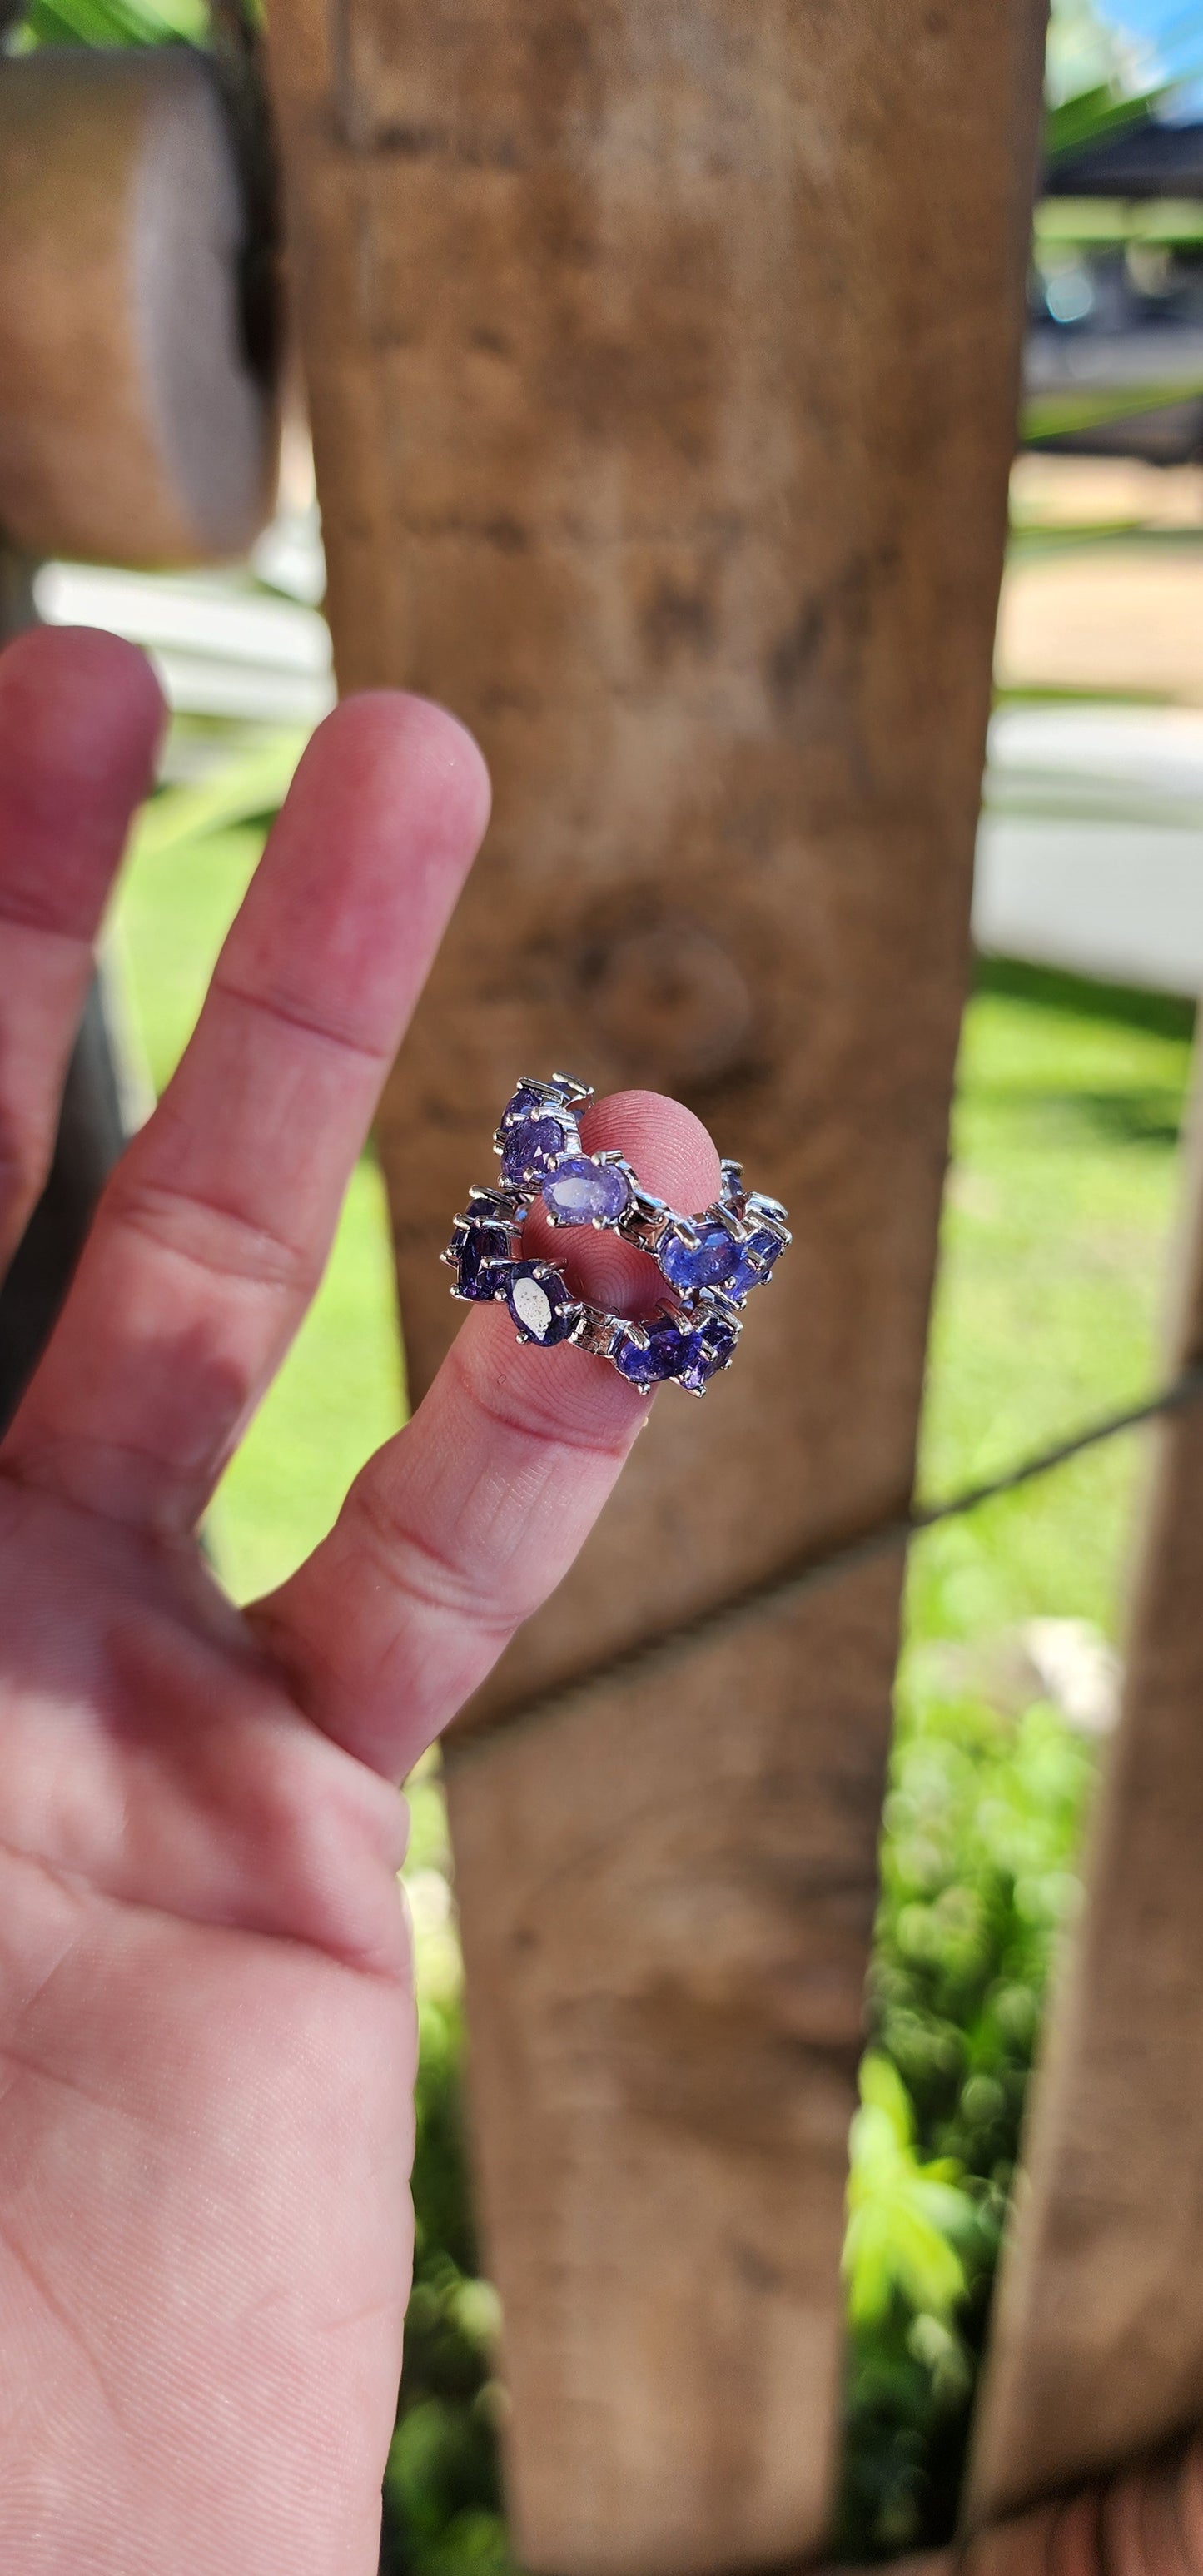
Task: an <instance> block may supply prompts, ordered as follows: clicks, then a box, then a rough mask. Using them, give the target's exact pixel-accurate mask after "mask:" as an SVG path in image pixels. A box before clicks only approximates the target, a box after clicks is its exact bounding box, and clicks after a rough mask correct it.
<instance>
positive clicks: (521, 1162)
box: [501, 1118, 564, 1186]
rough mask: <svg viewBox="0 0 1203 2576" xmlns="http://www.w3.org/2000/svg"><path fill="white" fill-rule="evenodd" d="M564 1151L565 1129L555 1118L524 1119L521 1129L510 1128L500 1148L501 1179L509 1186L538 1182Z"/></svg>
mask: <svg viewBox="0 0 1203 2576" xmlns="http://www.w3.org/2000/svg"><path fill="white" fill-rule="evenodd" d="M563 1151H564V1130H563V1128H562V1127H561V1125H560V1122H559V1119H558V1118H524V1119H523V1122H522V1125H521V1126H520V1127H511V1129H510V1132H509V1135H508V1136H507V1137H506V1140H505V1143H504V1145H503V1146H502V1149H501V1176H502V1179H503V1180H505V1181H508V1182H509V1183H510V1184H511V1186H515V1185H518V1186H521V1184H522V1183H523V1182H524V1181H541V1180H542V1178H543V1175H544V1173H545V1172H550V1171H551V1169H552V1166H553V1164H555V1163H558V1162H559V1160H560V1157H561V1155H562V1154H563Z"/></svg>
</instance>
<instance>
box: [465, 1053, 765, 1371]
mask: <svg viewBox="0 0 1203 2576" xmlns="http://www.w3.org/2000/svg"><path fill="white" fill-rule="evenodd" d="M593 1096H594V1095H593V1092H592V1090H591V1089H590V1088H589V1086H588V1085H587V1084H586V1083H581V1082H576V1081H574V1080H573V1078H572V1076H571V1075H570V1074H565V1073H554V1074H553V1075H552V1077H551V1080H550V1081H549V1082H538V1081H534V1080H531V1079H524V1080H523V1081H522V1082H520V1083H519V1085H518V1087H517V1090H516V1091H515V1092H514V1093H513V1094H512V1096H511V1098H510V1100H509V1101H508V1102H507V1104H506V1107H505V1109H504V1110H503V1112H502V1115H501V1121H500V1124H499V1126H498V1128H497V1132H496V1135H495V1137H494V1139H493V1142H494V1147H495V1149H496V1152H497V1154H498V1156H499V1157H500V1162H501V1173H500V1180H499V1185H498V1186H497V1187H496V1188H494V1189H474V1190H472V1191H471V1192H470V1194H469V1201H468V1206H467V1209H466V1210H465V1212H464V1214H463V1215H462V1216H457V1217H456V1219H455V1222H454V1225H453V1227H452V1233H451V1241H450V1243H449V1244H448V1246H447V1249H446V1251H445V1252H444V1253H443V1254H442V1256H441V1258H442V1259H443V1260H444V1261H445V1262H446V1263H448V1264H449V1266H450V1267H451V1268H452V1269H453V1270H454V1271H455V1274H456V1275H455V1285H454V1286H453V1288H452V1291H451V1294H452V1296H453V1297H457V1298H460V1299H462V1300H463V1301H464V1302H465V1303H467V1304H472V1305H478V1304H484V1303H496V1302H498V1301H500V1302H502V1303H504V1304H505V1305H506V1306H507V1307H508V1308H509V1312H510V1314H511V1316H512V1318H513V1321H514V1324H515V1326H516V1328H517V1333H518V1339H519V1340H520V1341H526V1342H537V1343H538V1344H539V1345H540V1346H541V1347H543V1348H545V1349H549V1348H551V1347H552V1345H553V1344H555V1343H557V1342H574V1343H575V1344H576V1345H577V1347H578V1348H579V1349H582V1350H587V1351H591V1352H593V1353H594V1354H595V1356H596V1357H598V1358H599V1359H607V1360H610V1361H611V1362H612V1363H613V1365H614V1367H615V1368H616V1369H617V1370H618V1371H619V1373H620V1375H621V1376H623V1377H625V1378H626V1379H627V1380H628V1381H629V1383H630V1384H632V1385H635V1386H639V1387H645V1388H647V1387H652V1386H654V1385H657V1384H659V1383H660V1382H661V1381H664V1380H668V1379H671V1380H672V1381H673V1383H674V1384H676V1385H678V1386H683V1387H685V1388H686V1390H687V1392H688V1393H690V1394H692V1395H702V1394H704V1393H705V1390H706V1387H707V1385H708V1384H709V1381H710V1379H711V1378H712V1377H715V1376H717V1375H718V1374H719V1373H720V1372H721V1371H722V1370H723V1369H726V1368H729V1367H730V1365H731V1361H732V1358H733V1357H734V1353H735V1348H736V1344H737V1343H738V1340H739V1336H740V1332H741V1330H742V1322H743V1318H742V1313H741V1309H742V1307H743V1303H744V1300H745V1298H746V1297H747V1296H748V1294H749V1292H750V1291H751V1290H752V1289H753V1288H756V1287H760V1286H762V1285H764V1284H766V1283H767V1282H768V1280H769V1278H770V1276H771V1274H772V1270H773V1266H774V1264H775V1262H776V1261H777V1260H778V1259H779V1258H780V1255H781V1254H782V1252H784V1250H785V1249H786V1246H787V1245H788V1243H789V1242H790V1240H791V1238H790V1233H789V1228H788V1226H787V1224H786V1212H785V1209H784V1208H783V1207H782V1205H781V1202H780V1200H778V1199H771V1198H766V1197H765V1196H764V1194H763V1192H761V1191H758V1190H751V1191H745V1189H744V1186H743V1178H742V1171H741V1167H740V1165H739V1164H738V1163H732V1162H724V1163H723V1165H722V1183H721V1187H720V1191H719V1196H718V1198H717V1199H716V1200H715V1201H714V1203H713V1205H712V1206H710V1207H709V1208H706V1209H705V1210H704V1211H703V1213H702V1214H701V1215H700V1216H682V1215H680V1214H678V1212H677V1211H676V1210H675V1209H674V1208H671V1207H669V1206H668V1204H667V1202H666V1201H665V1200H664V1199H661V1198H658V1197H657V1196H656V1195H655V1193H654V1192H653V1191H651V1190H645V1189H644V1187H643V1185H642V1183H641V1181H640V1180H639V1177H638V1174H637V1173H636V1172H635V1171H634V1170H633V1168H632V1166H631V1164H630V1163H629V1162H628V1161H627V1159H626V1157H625V1155H623V1154H620V1153H616V1152H612V1151H605V1152H602V1153H598V1154H590V1153H587V1152H586V1151H585V1148H584V1146H583V1144H582V1142H581V1132H580V1120H581V1117H582V1115H583V1113H584V1111H585V1110H586V1109H587V1108H588V1106H589V1103H590V1101H591V1100H592V1098H593ZM536 1202H539V1203H540V1204H541V1205H542V1208H543V1211H544V1213H545V1215H546V1216H547V1217H548V1219H549V1221H550V1223H551V1225H552V1226H553V1227H554V1228H555V1229H557V1230H559V1229H560V1228H565V1229H572V1228H580V1227H590V1228H592V1229H593V1230H594V1231H595V1232H610V1233H613V1234H615V1235H617V1236H618V1237H619V1238H620V1240H621V1241H622V1242H624V1243H629V1244H632V1245H633V1246H634V1247H635V1249H636V1250H637V1251H640V1252H646V1253H649V1254H650V1255H651V1258H652V1260H653V1261H654V1262H655V1263H656V1265H657V1267H658V1269H659V1270H660V1273H661V1276H662V1278H663V1279H664V1282H665V1286H666V1289H667V1291H668V1295H667V1297H666V1299H665V1301H664V1303H663V1304H662V1305H661V1307H660V1308H659V1309H658V1311H657V1313H656V1314H655V1315H654V1316H652V1317H650V1318H644V1319H640V1320H638V1321H633V1320H632V1319H631V1318H630V1317H628V1316H625V1315H618V1314H613V1313H611V1312H610V1311H609V1310H608V1309H606V1308H604V1307H601V1306H597V1305H593V1304H591V1303H590V1302H589V1301H588V1300H587V1299H584V1298H580V1297H577V1296H575V1295H574V1294H573V1291H572V1290H571V1289H570V1288H569V1286H568V1283H567V1280H566V1277H565V1275H564V1272H563V1271H562V1270H561V1268H560V1266H559V1264H558V1263H557V1262H555V1261H552V1260H548V1259H536V1258H534V1257H530V1258H527V1257H525V1256H524V1254H523V1250H522V1231H523V1227H524V1225H525V1222H526V1218H527V1215H528V1213H529V1211H530V1209H531V1208H532V1207H533V1206H534V1205H535V1204H536Z"/></svg>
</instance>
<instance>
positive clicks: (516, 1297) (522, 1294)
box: [505, 1261, 576, 1344]
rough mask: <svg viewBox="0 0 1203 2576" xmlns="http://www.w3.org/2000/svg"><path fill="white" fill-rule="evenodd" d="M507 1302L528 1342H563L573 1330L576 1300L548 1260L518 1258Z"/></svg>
mask: <svg viewBox="0 0 1203 2576" xmlns="http://www.w3.org/2000/svg"><path fill="white" fill-rule="evenodd" d="M505 1302H506V1304H507V1306H508V1307H509V1310H510V1313H511V1315H512V1316H513V1318H514V1322H515V1323H516V1325H517V1327H518V1330H519V1332H520V1333H521V1335H522V1338H523V1340H524V1341H526V1342H543V1343H544V1344H547V1343H550V1342H562V1341H565V1340H566V1339H567V1337H568V1335H569V1333H570V1332H571V1331H572V1326H573V1322H574V1320H575V1314H576V1300H575V1298H574V1297H572V1296H571V1295H570V1294H569V1291H568V1289H567V1288H566V1287H565V1284H564V1281H563V1280H562V1279H561V1277H560V1274H559V1272H558V1270H553V1269H552V1266H551V1263H550V1262H548V1261H519V1262H516V1263H515V1265H514V1268H513V1270H512V1271H511V1272H510V1280H509V1286H508V1287H507V1289H506V1292H505Z"/></svg>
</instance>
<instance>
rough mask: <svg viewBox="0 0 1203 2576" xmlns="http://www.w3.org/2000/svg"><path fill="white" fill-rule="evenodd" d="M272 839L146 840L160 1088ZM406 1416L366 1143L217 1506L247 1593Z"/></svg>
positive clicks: (130, 879)
mask: <svg viewBox="0 0 1203 2576" xmlns="http://www.w3.org/2000/svg"><path fill="white" fill-rule="evenodd" d="M153 812H154V809H153V808H152V817H153ZM262 842H263V834H262V831H261V830H259V829H251V828H248V827H245V826H244V827H242V828H235V829H226V830H224V831H218V832H210V833H207V834H205V835H204V836H203V837H187V836H185V837H182V838H176V839H172V840H171V841H170V842H169V843H168V844H167V845H164V843H163V839H162V836H161V834H160V833H159V832H158V831H157V830H148V831H147V832H146V833H145V834H144V835H143V836H142V840H141V843H140V844H136V845H135V850H134V854H133V857H132V859H131V861H130V864H129V866H128V867H127V869H126V872H125V876H124V879H123V882H122V885H121V888H120V891H119V894H118V898H117V907H116V915H117V917H116V933H117V954H118V957H119V959H120V960H121V962H122V964H123V966H124V972H125V980H126V983H127V987H128V993H129V999H130V1003H131V1006H132V1010H133V1013H134V1016H135V1019H136V1023H137V1033H138V1035H139V1037H140V1040H141V1046H142V1051H143V1053H144V1055H145V1058H146V1061H147V1066H148V1070H149V1073H150V1076H151V1080H152V1083H153V1086H154V1088H155V1090H156V1091H160V1090H162V1088H163V1085H164V1083H165V1082H166V1081H167V1079H168V1077H169V1075H170V1073H171V1071H172V1068H173V1066H174V1064H175V1062H176V1060H177V1058H178V1056H179V1054H180V1051H181V1049H182V1048H183V1046H184V1044H185V1041H186V1039H187V1037H188V1034H189V1031H190V1030H191V1028H192V1025H193V1023H194V1021H195V1019H196V1015H197V1012H198V1011H199V1009H200V1005H201V1001H202V999H203V997H204V992H205V987H206V985H207V983H208V980H209V975H210V973H211V971H212V967H213V964H214V961H215V959H216V956H217V952H218V950H219V948H220V946H221V942H222V939H223V938H224V935H225V932H226V929H227V927H228V925H229V922H230V920H231V919H232V917H233V914H234V913H235V911H236V910H237V907H238V904H239V902H240V901H241V898H242V895H243V893H244V891H245V888H246V885H247V883H248V881H249V879H250V876H251V874H252V871H253V869H254V867H255V864H256V861H257V859H258V857H259V852H260V849H261V847H262ZM401 1419H402V1384H401V1359H400V1350H399V1344H398V1336H397V1322H396V1307H395V1300H394V1290H393V1273H392V1259H391V1254H390V1250H389V1243H388V1224H387V1216H386V1211H385V1204H384V1191H383V1187H382V1184H381V1180H380V1175H379V1172H378V1170H377V1168H376V1165H375V1162H374V1160H373V1159H372V1158H371V1157H370V1156H365V1157H364V1158H363V1159H362V1161H361V1162H360V1163H359V1165H358V1166H357V1168H356V1170H355V1172H354V1173H353V1175H352V1178H351V1184H350V1188H349V1190H348V1193H347V1199H346V1204H345V1206H344V1209H343V1214H342V1219H341V1222H340V1225H339V1229H338V1235H337V1238H336V1241H335V1245H334V1249H333V1252H332V1254H331V1258H330V1263H329V1266H328V1269H327V1271H326V1276H325V1278H324V1280H323V1282H322V1285H321V1288H320V1289H319V1291H318V1295H317V1297H316V1299H315V1301H314V1304H313V1306H312V1308H311V1310H310V1313H309V1315H308V1316H307V1318H306V1320H305V1322H304V1324H303V1325H302V1327H301V1330H300V1332H299V1334H298V1336H297V1339H296V1341H295V1342H294V1344H293V1347H292V1350H291V1351H290V1353H289V1356H288V1358H287V1359H286V1361H285V1363H284V1366H283V1368H282V1369H281V1371H280V1375H279V1377H278V1378H277V1380H276V1382H275V1385H274V1386H273V1388H272V1390H271V1392H270V1394H269V1395H268V1397H267V1399H266V1402H265V1403H264V1405H263V1407H262V1409H261V1411H260V1413H259V1414H258V1416H257V1417H256V1420H255V1421H254V1422H253V1424H252V1426H251V1429H250V1432H249V1433H248V1435H247V1438H246V1440H245V1442H244V1443H243V1446H242V1448H241V1450H240V1452H239V1454H238V1456H237V1457H236V1458H235V1460H234V1462H233V1465H232V1466H231V1467H230V1469H229V1471H228V1473H227V1475H226V1477H225V1479H224V1481H223V1483H222V1486H221V1488H220V1491H219V1493H218V1497H217V1501H216V1504H215V1506H214V1510H213V1514H212V1520H211V1527H210V1539H211V1543H212V1545H213V1549H214V1553H215V1555H216V1557H217V1561H218V1563H219V1566H220V1568H221V1571H222V1573H223V1575H224V1577H225V1579H226V1581H227V1582H228V1583H229V1585H230V1588H231V1590H232V1591H233V1592H234V1594H235V1596H236V1597H237V1598H238V1599H239V1600H246V1599H248V1598H250V1597H251V1596H253V1595H254V1594H255V1593H258V1592H260V1591H263V1590H264V1589H266V1588H267V1587H268V1586H269V1585H271V1584H273V1583H277V1582H279V1581H280V1579H281V1577H282V1576H283V1575H285V1574H287V1573H288V1572H289V1571H290V1570H291V1568H292V1567H293V1566H294V1565H296V1564H297V1563H299V1561H300V1559H301V1558H302V1557H303V1556H304V1555H305V1554H306V1553H307V1552H308V1550H309V1549H310V1548H311V1547H312V1546H313V1545H314V1542H315V1541H316V1540H317V1539H318V1538H320V1537H321V1535H322V1533H323V1531H324V1530H325V1529H327V1528H328V1527H329V1525H330V1522H331V1521H332V1519H333V1518H334V1515H335V1513H336V1511H337V1510H338V1506H339V1504H340V1502H341V1501H342V1497H343V1495H344V1493H345V1492H346V1489H347V1486H348V1485H349V1484H350V1482H351V1479H352V1477H353V1476H354V1475H355V1473H356V1471H357V1469H358V1468H359V1467H360V1466H362V1464H363V1461H364V1459H365V1458H367V1457H369V1456H370V1455H371V1452H372V1450H373V1449H375V1448H376V1447H377V1446H378V1444H379V1443H380V1441H382V1440H385V1439H387V1438H388V1436H389V1434H390V1432H392V1431H394V1430H396V1428H397V1426H398V1424H399V1423H400V1421H401Z"/></svg>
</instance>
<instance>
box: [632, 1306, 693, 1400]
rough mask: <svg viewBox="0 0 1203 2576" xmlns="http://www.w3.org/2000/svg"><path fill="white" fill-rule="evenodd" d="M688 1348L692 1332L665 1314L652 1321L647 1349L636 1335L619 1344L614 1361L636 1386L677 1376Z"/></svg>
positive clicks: (655, 1382)
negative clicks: (638, 1340) (659, 1319)
mask: <svg viewBox="0 0 1203 2576" xmlns="http://www.w3.org/2000/svg"><path fill="white" fill-rule="evenodd" d="M687 1349H688V1336H687V1335H686V1334H684V1333H683V1332H682V1331H681V1329H680V1326H679V1325H677V1324H674V1323H670V1322H669V1320H668V1318H667V1317H665V1318H664V1320H663V1321H662V1322H660V1323H658V1324H653V1325H652V1327H651V1329H650V1331H649V1333H648V1341H647V1348H646V1350H645V1349H643V1347H642V1346H641V1344H640V1343H639V1342H637V1341H636V1340H635V1339H634V1336H633V1335H632V1336H630V1337H629V1338H628V1339H626V1340H625V1341H621V1342H620V1343H619V1344H618V1347H617V1349H616V1351H615V1353H614V1363H615V1366H616V1368H619V1369H621V1371H622V1374H623V1376H624V1377H626V1378H629V1379H630V1381H631V1384H632V1386H642V1387H648V1386H657V1385H659V1383H660V1381H661V1380H662V1379H663V1378H668V1377H675V1376H676V1374H677V1371H678V1369H679V1367H680V1365H681V1362H682V1360H683V1358H684V1356H685V1353H686V1351H687Z"/></svg>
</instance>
